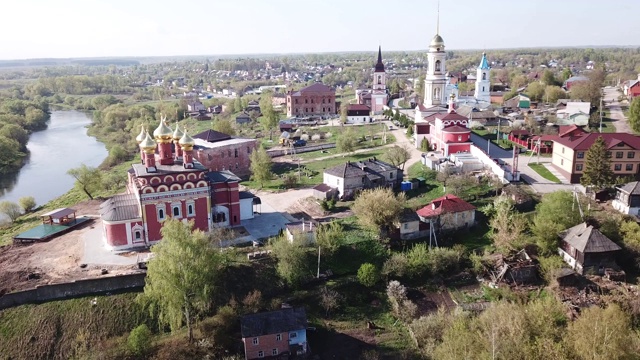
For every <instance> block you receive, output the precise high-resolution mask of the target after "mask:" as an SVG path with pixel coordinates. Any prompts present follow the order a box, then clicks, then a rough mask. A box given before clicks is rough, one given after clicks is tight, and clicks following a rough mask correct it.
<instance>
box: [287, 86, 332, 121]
mask: <svg viewBox="0 0 640 360" xmlns="http://www.w3.org/2000/svg"><path fill="white" fill-rule="evenodd" d="M336 111H337V110H336V91H335V90H334V89H332V88H330V87H329V86H327V85H324V84H322V83H315V84H313V85H309V86H307V87H305V88H302V89H300V90H298V91H289V92H288V93H287V116H290V117H291V116H296V117H306V116H328V115H334V114H336Z"/></svg>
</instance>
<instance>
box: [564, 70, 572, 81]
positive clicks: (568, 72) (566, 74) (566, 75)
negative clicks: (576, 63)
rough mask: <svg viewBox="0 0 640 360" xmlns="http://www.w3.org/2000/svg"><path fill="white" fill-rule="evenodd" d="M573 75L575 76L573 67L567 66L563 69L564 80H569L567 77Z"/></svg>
mask: <svg viewBox="0 0 640 360" xmlns="http://www.w3.org/2000/svg"><path fill="white" fill-rule="evenodd" d="M572 76H573V73H572V72H571V69H569V68H565V69H564V70H562V81H567V79H569V78H570V77H572Z"/></svg>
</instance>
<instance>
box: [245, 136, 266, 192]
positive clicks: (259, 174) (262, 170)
mask: <svg viewBox="0 0 640 360" xmlns="http://www.w3.org/2000/svg"><path fill="white" fill-rule="evenodd" d="M249 160H250V161H251V165H250V169H251V178H252V179H253V181H257V182H259V183H260V187H263V186H264V183H265V181H270V180H271V176H272V174H271V156H269V154H267V150H265V149H264V147H262V145H260V147H259V148H258V149H257V150H254V151H253V152H252V153H251V156H249Z"/></svg>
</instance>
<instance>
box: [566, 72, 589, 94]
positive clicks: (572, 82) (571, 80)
mask: <svg viewBox="0 0 640 360" xmlns="http://www.w3.org/2000/svg"><path fill="white" fill-rule="evenodd" d="M587 81H589V78H588V77H586V76H584V75H577V76H572V77H570V78H568V79H567V80H565V81H564V83H563V84H562V87H563V88H564V89H565V90H567V91H571V87H572V86H573V85H575V84H579V83H584V82H587Z"/></svg>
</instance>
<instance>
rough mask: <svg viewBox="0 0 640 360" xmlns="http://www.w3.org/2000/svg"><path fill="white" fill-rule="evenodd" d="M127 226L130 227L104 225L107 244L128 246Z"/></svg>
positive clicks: (124, 225)
mask: <svg viewBox="0 0 640 360" xmlns="http://www.w3.org/2000/svg"><path fill="white" fill-rule="evenodd" d="M126 226H128V224H104V230H105V236H106V238H107V244H109V245H110V246H123V245H127V228H126Z"/></svg>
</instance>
